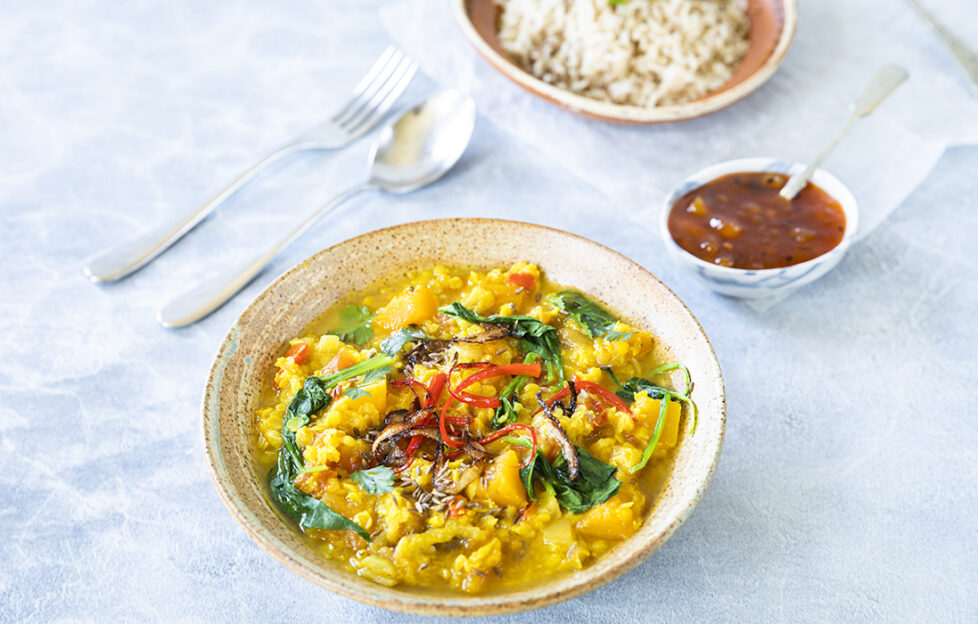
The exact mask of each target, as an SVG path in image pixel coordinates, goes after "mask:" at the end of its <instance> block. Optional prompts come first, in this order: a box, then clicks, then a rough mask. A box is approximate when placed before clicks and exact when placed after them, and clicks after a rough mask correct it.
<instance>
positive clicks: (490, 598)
mask: <svg viewBox="0 0 978 624" xmlns="http://www.w3.org/2000/svg"><path fill="white" fill-rule="evenodd" d="M436 222H442V223H446V224H449V223H453V222H467V223H472V224H503V225H506V226H509V227H529V228H535V229H540V230H545V231H548V232H549V233H551V234H557V235H559V236H569V237H572V238H575V239H578V240H579V241H581V242H583V243H586V244H590V245H595V246H597V247H599V248H601V249H602V250H603V251H605V252H607V253H610V254H613V255H614V256H616V257H617V258H619V259H620V260H623V261H625V262H626V263H629V264H631V265H633V266H634V267H635V268H637V269H638V270H639V271H641V272H642V273H644V274H645V275H646V276H648V277H650V278H651V279H652V280H654V281H655V282H657V283H658V284H659V286H661V287H662V288H663V290H664V292H665V293H666V294H667V295H668V296H669V297H671V299H672V300H673V302H674V303H678V304H679V306H680V307H681V309H682V310H683V311H684V313H685V315H686V316H687V317H688V319H689V320H691V321H692V323H693V326H694V327H695V329H696V333H697V335H698V337H699V338H700V339H702V340H703V341H704V344H705V345H706V347H707V350H708V355H709V357H708V363H709V364H710V365H711V368H712V369H713V371H712V373H713V374H715V377H716V383H717V386H718V389H719V396H718V399H719V401H718V411H719V414H718V416H719V419H718V434H717V440H716V446H715V448H713V451H712V456H711V457H710V458H709V465H708V467H707V470H706V472H705V473H704V474H703V475H702V478H701V479H700V481H699V482H698V483H696V485H695V487H696V491H695V492H694V493H693V495H692V497H691V498H690V499H689V501H688V503H687V504H686V506H685V507H684V508H683V510H682V511H681V513H680V514H679V515H678V516H677V517H676V518H674V519H673V520H672V521H671V522H670V524H669V525H668V527H666V529H665V530H663V531H662V533H661V534H659V535H658V536H657V537H656V538H655V540H654V541H653V542H651V543H650V544H649V545H648V547H647V548H645V549H644V550H642V551H639V552H637V553H634V554H632V555H631V556H630V557H629V558H627V559H625V560H624V561H621V562H619V563H617V564H615V565H614V566H613V567H611V568H610V569H608V570H607V571H606V572H605V573H604V575H603V576H598V577H595V578H584V579H582V580H581V581H580V582H577V583H573V584H571V585H570V586H568V587H566V588H563V589H561V588H555V586H554V584H544V585H537V586H533V587H531V588H529V589H525V590H517V591H512V592H504V593H498V594H489V595H487V596H472V597H468V596H458V597H452V596H440V595H439V596H437V597H435V598H434V600H433V599H432V596H426V595H424V594H416V593H411V592H410V591H403V590H400V591H398V590H394V589H392V588H387V587H383V586H381V585H376V587H372V588H371V589H372V590H373V592H374V593H372V594H369V595H365V594H361V593H357V592H356V591H354V590H352V589H350V588H348V587H347V586H345V585H344V584H343V583H340V582H338V581H337V580H335V579H333V578H330V576H329V575H328V574H326V573H322V572H321V571H320V572H317V571H316V570H314V569H312V568H311V567H307V566H306V565H305V564H304V563H302V562H301V561H299V560H297V559H296V558H294V557H293V556H291V555H290V553H289V552H287V551H286V550H285V549H283V548H281V547H280V546H279V545H278V544H276V543H274V542H273V540H270V539H269V538H268V536H266V535H264V534H263V533H262V532H261V531H259V530H257V529H256V528H255V527H253V526H251V524H250V518H249V517H248V516H254V514H253V513H251V512H250V510H249V509H248V507H247V506H246V505H244V504H243V503H242V504H240V505H239V504H238V503H237V502H236V501H235V500H234V496H233V494H232V492H231V491H229V490H230V484H229V483H228V484H226V483H225V482H224V480H223V479H222V478H221V475H220V474H219V473H220V470H221V469H223V470H224V472H225V473H226V472H227V466H226V464H225V462H224V461H223V454H222V445H221V436H220V409H219V408H220V383H219V381H220V379H221V378H222V377H223V373H224V370H225V368H226V366H227V364H228V359H229V357H230V356H231V355H232V354H233V353H234V351H236V350H237V335H238V333H239V327H240V325H241V324H242V322H243V321H246V320H247V317H248V316H250V315H251V314H252V313H253V311H254V310H255V309H256V306H258V305H259V304H260V303H261V302H262V299H264V298H265V297H267V296H269V295H270V293H272V292H274V290H275V289H276V288H277V287H278V286H279V285H280V284H281V283H282V282H283V281H285V280H287V279H289V278H290V277H291V276H292V275H293V274H295V273H296V272H298V271H302V270H304V269H306V268H307V267H308V265H309V264H311V263H312V261H313V260H314V259H316V258H318V257H320V256H322V255H324V254H328V253H330V252H333V251H334V250H336V249H337V248H340V247H342V246H344V245H347V244H351V243H353V242H354V241H357V240H362V239H364V238H367V237H370V236H373V235H375V234H377V233H379V232H387V231H391V230H397V229H402V228H403V229H407V228H411V227H415V228H416V227H419V226H420V225H421V224H431V223H436ZM201 403H202V405H201V410H202V422H201V424H202V434H203V443H204V452H205V460H206V462H207V468H208V474H209V475H210V478H211V481H212V482H213V484H214V487H215V489H216V490H217V492H218V495H219V497H220V499H221V501H222V502H223V503H224V505H225V506H226V507H227V509H228V511H229V512H230V514H231V516H232V517H234V519H235V520H236V521H237V522H238V524H240V525H241V526H242V527H243V528H244V530H245V532H246V533H247V534H248V536H249V537H251V539H252V540H254V541H255V543H256V544H258V546H259V547H261V548H262V549H263V550H264V551H266V552H267V553H268V554H270V555H271V556H272V557H273V558H274V559H275V560H277V561H278V562H279V563H281V564H282V565H284V566H285V567H286V568H288V569H290V570H292V571H293V572H295V573H297V574H298V575H299V576H301V577H303V578H305V579H307V580H309V581H311V582H313V583H315V584H316V585H318V586H320V587H322V588H324V589H327V590H329V591H331V592H333V593H335V594H338V595H341V596H344V597H346V598H350V599H352V600H355V601H357V602H360V603H362V604H367V605H371V606H375V607H381V608H384V609H388V610H391V611H397V612H401V613H411V614H418V615H437V616H455V617H459V616H462V617H475V616H487V615H504V614H512V613H519V612H524V611H530V610H533V609H538V608H543V607H547V606H551V605H554V604H557V603H559V602H563V601H565V600H569V599H571V598H575V597H578V596H581V595H583V594H586V593H588V592H591V591H593V590H595V589H597V588H599V587H601V586H604V585H606V584H608V583H610V582H611V581H613V580H615V579H617V578H620V577H621V576H622V575H624V574H626V573H628V572H629V571H631V570H632V569H634V568H635V567H637V566H638V565H639V564H641V563H642V562H644V561H646V560H647V559H648V558H649V557H651V556H652V555H653V554H654V553H655V552H656V551H658V550H659V548H661V547H662V546H663V545H664V544H665V543H666V542H667V541H668V540H669V539H670V538H671V537H672V536H673V535H674V534H675V532H676V531H677V530H678V529H679V527H681V526H682V525H683V524H684V523H685V522H686V520H688V519H689V517H690V516H691V515H692V513H693V511H694V510H695V509H696V507H697V506H698V505H699V503H700V502H701V501H702V499H703V496H704V495H705V493H706V490H707V489H708V488H709V486H710V484H711V482H712V480H713V477H714V475H715V473H716V468H717V464H718V462H719V460H720V455H721V453H722V450H723V443H724V438H725V433H726V415H727V400H726V386H725V384H724V380H723V373H722V369H721V368H720V363H719V360H718V358H717V356H716V351H715V349H714V348H713V345H712V343H711V342H710V339H709V337H708V336H707V335H706V332H705V331H704V329H703V327H702V325H701V324H700V322H699V320H698V319H697V318H696V317H695V315H693V313H692V311H691V310H690V309H689V307H688V306H687V305H686V304H685V302H683V301H682V299H680V298H679V296H678V295H676V294H675V292H673V291H672V289H670V288H669V287H668V286H666V284H665V283H663V282H662V280H660V279H659V278H658V277H656V276H655V275H654V274H653V273H651V272H650V271H648V270H647V269H645V267H643V266H642V265H640V264H638V263H637V262H635V261H634V260H632V259H630V258H628V257H627V256H625V255H624V254H622V253H620V252H618V251H616V250H614V249H612V248H610V247H608V246H606V245H603V244H601V243H598V242H596V241H594V240H591V239H589V238H587V237H585V236H581V235H579V234H575V233H573V232H568V231H566V230H561V229H558V228H554V227H550V226H546V225H541V224H536V223H528V222H523V221H516V220H511V219H493V218H477V217H452V218H436V219H421V220H417V221H409V222H405V223H400V224H396V225H391V226H387V227H383V228H378V229H376V230H370V231H368V232H365V233H362V234H359V235H357V236H353V237H350V238H347V239H345V240H343V241H340V242H337V243H335V244H333V245H330V246H328V247H326V248H324V249H322V250H321V251H318V252H316V253H315V254H313V255H312V256H310V257H308V258H305V259H303V260H300V261H299V262H297V263H296V264H295V265H293V266H292V267H290V268H289V269H288V270H286V271H285V272H283V273H282V275H280V276H278V277H277V278H276V279H274V280H273V281H272V282H271V283H269V284H268V286H266V287H265V288H264V289H263V290H262V291H261V292H260V293H259V294H258V295H257V296H256V297H255V298H254V299H253V300H252V301H251V302H250V303H249V304H248V306H247V307H246V308H245V309H244V310H243V311H242V312H241V314H240V315H239V316H238V318H237V319H235V321H234V323H233V324H232V325H231V327H230V328H229V330H228V332H227V333H226V335H225V337H224V339H223V340H222V341H221V344H220V346H219V348H218V351H217V355H216V356H215V358H214V361H213V362H212V364H211V366H210V368H209V371H208V376H207V382H206V385H205V388H204V392H203V396H202V401H201ZM228 481H230V479H228ZM273 511H275V510H274V508H273ZM276 513H277V512H276ZM254 521H255V523H256V524H260V523H259V522H258V521H257V518H256V517H255V519H254ZM629 539H631V538H629ZM627 541H628V540H625V541H624V542H622V544H624V543H627ZM608 555H609V556H610V555H611V553H608ZM322 561H323V565H322V566H319V567H320V570H328V569H329V568H331V567H335V566H334V565H333V564H332V563H330V562H329V561H328V560H326V559H323V560H322ZM586 570H587V568H585V570H583V571H582V572H584V571H586ZM336 571H337V572H340V570H339V569H337V570H336ZM565 578H570V577H565ZM561 580H563V579H561ZM559 582H560V580H558V581H557V583H559Z"/></svg>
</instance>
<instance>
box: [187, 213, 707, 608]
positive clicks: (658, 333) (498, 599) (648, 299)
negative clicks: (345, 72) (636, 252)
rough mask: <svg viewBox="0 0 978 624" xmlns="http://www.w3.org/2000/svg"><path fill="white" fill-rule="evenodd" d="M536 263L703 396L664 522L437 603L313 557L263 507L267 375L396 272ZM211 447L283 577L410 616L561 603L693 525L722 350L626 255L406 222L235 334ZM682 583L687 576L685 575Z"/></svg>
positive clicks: (548, 233)
mask: <svg viewBox="0 0 978 624" xmlns="http://www.w3.org/2000/svg"><path fill="white" fill-rule="evenodd" d="M516 260H526V261H529V262H535V263H537V264H538V265H539V266H540V268H541V269H542V270H543V271H544V272H546V274H547V276H548V277H549V278H550V279H552V280H554V281H556V282H557V283H559V284H562V285H566V286H573V287H576V288H579V289H581V290H582V291H584V292H586V293H590V294H591V295H594V296H595V297H597V298H598V299H600V300H602V301H603V302H604V303H606V304H607V305H608V306H609V307H611V308H612V309H613V310H615V311H617V312H618V313H619V314H620V315H621V316H623V317H624V318H626V319H628V320H629V321H630V322H632V323H635V324H637V325H639V326H641V327H643V328H647V329H649V330H650V331H651V332H652V333H653V335H654V336H655V339H656V343H657V345H658V348H659V349H660V356H662V357H669V358H675V359H678V360H681V361H682V362H684V363H685V364H686V365H687V366H688V367H689V369H690V372H691V373H692V377H693V381H694V384H695V387H694V390H693V395H692V396H693V399H694V400H695V401H696V403H697V405H698V406H699V410H700V414H699V424H698V426H697V428H696V432H695V433H694V434H693V435H691V436H686V437H684V438H683V440H682V442H681V444H680V446H679V450H678V452H677V456H676V462H675V467H674V470H673V474H672V476H671V477H670V480H669V482H668V484H667V486H666V488H665V490H664V491H663V493H662V496H661V498H660V499H659V501H658V503H657V505H656V506H655V509H654V510H652V512H651V513H650V515H648V516H647V517H646V520H645V523H644V524H643V525H642V528H641V529H639V531H638V533H636V534H635V535H634V536H633V537H631V538H630V539H629V540H627V541H626V542H624V543H623V544H621V545H620V546H618V547H617V548H616V549H614V550H612V551H611V552H609V553H608V554H606V555H604V556H603V557H601V558H600V559H598V561H597V562H596V563H594V564H593V565H592V566H591V567H589V568H586V569H585V570H582V571H581V572H578V573H576V574H573V575H571V576H567V577H563V578H559V579H557V580H555V581H553V582H551V583H548V584H545V585H541V586H537V587H534V588H531V589H526V590H523V591H516V592H511V593H501V594H492V595H485V596H471V597H469V596H460V595H433V594H431V593H425V594H423V593H419V592H413V591H411V590H410V589H400V588H387V587H382V586H380V585H377V584H375V583H372V582H370V581H367V580H365V579H361V578H359V577H358V576H356V575H355V574H353V573H349V572H346V571H344V570H341V569H339V568H337V567H334V566H333V565H331V564H330V563H329V562H328V561H327V560H326V559H323V558H322V557H320V556H319V555H317V554H316V553H315V552H314V551H312V550H311V549H310V548H309V547H307V546H306V545H305V544H304V543H303V542H302V540H301V539H300V538H299V535H298V533H297V530H296V529H295V528H294V527H293V525H292V524H291V523H289V522H287V521H286V520H284V519H283V518H282V517H281V516H280V515H279V514H278V512H277V511H276V510H274V509H273V508H272V507H271V506H270V505H269V503H268V502H267V500H266V498H265V478H264V475H258V474H257V473H256V470H255V466H254V462H253V450H252V448H253V446H252V445H253V441H254V416H253V414H254V409H255V406H256V401H257V398H258V392H259V387H260V383H261V380H262V378H263V376H264V375H265V374H266V373H267V372H268V371H269V369H270V368H271V367H272V366H273V363H274V361H275V358H276V357H278V356H279V355H281V354H282V353H283V352H284V350H285V345H286V343H287V341H288V340H289V339H290V338H292V337H294V336H295V335H296V334H298V333H299V332H301V331H302V329H303V328H304V327H305V326H306V325H307V324H308V323H310V322H311V321H312V320H313V319H314V318H315V317H316V316H317V315H319V314H320V313H321V312H322V311H323V310H325V309H326V308H327V307H328V306H330V305H331V304H333V303H334V302H336V301H337V300H338V299H340V298H341V297H343V296H344V295H346V294H348V293H349V292H351V291H354V290H360V289H363V288H365V287H366V286H368V285H369V284H370V283H371V282H374V281H376V280H377V279H379V278H381V277H385V276H389V275H390V274H391V273H393V272H395V271H402V270H406V269H410V268H420V267H422V266H425V265H431V264H433V263H436V262H441V263H450V264H460V265H469V266H480V267H486V268H489V267H493V266H500V265H508V264H510V263H512V262H514V261H516ZM203 412H204V423H203V424H204V443H205V446H206V452H207V457H208V460H209V464H210V470H211V475H212V477H213V478H214V482H215V484H216V486H217V490H218V492H219V493H220V495H221V498H222V499H223V500H224V502H225V504H226V505H227V506H228V509H230V511H231V513H232V514H234V516H235V517H236V518H237V519H238V521H239V522H241V524H242V525H243V526H244V528H245V530H246V531H247V532H248V534H249V535H251V537H252V538H253V539H254V540H255V541H256V542H258V544H259V545H260V546H261V547H262V548H264V549H265V550H267V551H268V552H269V553H271V554H272V556H274V557H275V558H276V559H278V560H279V561H281V562H282V563H283V564H285V565H286V566H288V567H289V568H291V569H292V570H294V571H296V572H298V573H299V574H301V575H302V576H304V577H306V578H307V579H309V580H311V581H313V582H314V583H318V584H319V585H322V586H323V587H325V588H326V589H329V590H330V591H333V592H336V593H338V594H342V595H343V596H347V597H350V598H353V599H355V600H359V601H361V602H365V603H369V604H372V605H376V606H380V607H384V608H386V609H393V610H396V611H404V612H410V613H423V614H430V615H487V614H494V613H511V612H515V611H524V610H527V609H532V608H536V607H542V606H545V605H549V604H553V603H555V602H559V601H562V600H566V599H568V598H572V597H574V596H577V595H580V594H582V593H584V592H587V591H589V590H592V589H594V588H596V587H598V586H600V585H602V584H603V583H607V582H608V581H610V580H612V579H614V578H615V577H617V576H619V575H621V574H623V573H624V572H626V571H628V570H630V569H632V568H633V567H635V566H636V565H638V564H639V563H640V562H641V561H642V560H644V559H645V558H646V557H648V556H649V555H651V554H652V553H653V552H655V551H656V550H657V549H658V548H659V547H661V546H662V544H664V543H665V541H666V540H667V539H669V537H670V536H671V535H672V534H673V533H674V532H675V531H676V529H678V528H679V525H681V524H682V523H683V521H685V520H686V518H687V517H689V515H690V513H692V511H693V508H694V507H695V506H696V504H697V502H699V500H700V498H701V497H702V496H703V492H704V490H705V489H706V487H707V485H708V484H709V482H710V478H711V477H712V475H713V470H714V468H715V466H716V462H717V459H718V458H719V455H720V447H721V445H722V442H723V427H724V393H723V380H722V378H721V376H720V368H719V365H718V364H717V361H716V357H715V356H714V354H713V349H712V348H711V347H710V343H709V341H708V340H707V338H706V336H705V335H704V334H703V330H702V328H701V327H700V326H699V324H698V323H697V322H696V319H694V318H693V315H692V314H690V312H689V310H688V309H687V308H686V306H684V305H683V303H682V302H681V301H680V300H679V299H678V298H677V297H676V295H674V294H673V293H672V292H671V291H670V290H669V289H668V288H666V287H665V286H664V285H663V284H662V282H660V281H659V280H658V279H656V278H655V277H653V276H652V275H651V274H649V273H648V272H646V271H645V270H644V269H642V267H640V266H638V265H637V264H635V263H634V262H632V261H630V260H628V259H627V258H625V257H624V256H621V255H619V254H618V253H616V252H614V251H612V250H610V249H608V248H606V247H602V246H601V245H598V244H597V243H593V242H591V241H589V240H587V239H584V238H581V237H579V236H575V235H573V234H568V233H566V232H561V231H559V230H553V229H550V228H546V227H541V226H537V225H530V224H526V223H517V222H513V221H498V220H492V219H443V220H437V221H421V222H417V223H408V224H406V225H399V226H396V227H391V228H387V229H383V230H378V231H376V232H370V233H369V234H364V235H363V236H358V237H357V238H354V239H351V240H348V241H346V242H343V243H340V244H339V245H336V246H335V247H331V248H329V249H327V250H325V251H322V252H320V253H318V254H316V255H315V256H313V257H312V258H309V259H308V260H306V261H304V262H301V263H299V264H298V265H297V266H295V267H294V268H292V269H291V270H290V271H288V272H287V273H285V275H283V276H282V277H280V278H278V279H277V280H275V282H273V283H272V284H271V285H270V286H269V287H268V288H267V289H266V290H265V291H264V292H263V293H262V294H261V295H259V296H258V298H257V299H255V301H254V302H253V303H252V304H251V305H250V306H249V307H248V309H247V310H245V312H244V313H243V314H242V315H241V318H239V319H238V321H237V322H236V323H235V324H234V325H233V326H232V327H231V330H230V331H229V332H228V335H227V337H226V338H225V339H224V343H223V344H222V345H221V349H220V351H219V353H218V355H217V359H216V360H215V361H214V364H213V366H212V367H211V371H210V378H209V379H208V381H207V389H206V391H205V393H204V402H203ZM677 573H681V571H677Z"/></svg>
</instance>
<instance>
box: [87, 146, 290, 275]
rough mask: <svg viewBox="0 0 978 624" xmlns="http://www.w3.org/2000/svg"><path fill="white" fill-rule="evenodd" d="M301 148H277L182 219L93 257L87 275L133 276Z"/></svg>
mask: <svg viewBox="0 0 978 624" xmlns="http://www.w3.org/2000/svg"><path fill="white" fill-rule="evenodd" d="M301 149H304V146H303V144H302V143H291V144H289V145H286V146H284V147H281V148H279V149H277V150H275V151H274V152H272V153H271V154H269V155H268V156H266V157H265V158H264V159H262V160H261V161H260V162H258V163H257V164H255V165H254V166H252V167H251V168H250V169H248V170H247V171H245V172H244V173H242V174H241V175H240V176H238V178H237V179H236V180H235V181H234V182H232V183H231V184H229V185H228V186H227V187H226V188H225V189H224V190H222V191H221V192H219V193H218V194H216V195H214V196H213V197H212V198H210V199H209V200H207V202H206V203H205V204H203V205H202V206H200V207H199V208H197V209H196V210H194V211H193V212H191V213H190V214H188V215H186V216H184V217H183V218H182V219H179V220H176V221H171V222H168V223H164V224H163V225H161V226H158V227H156V228H154V229H152V230H150V231H148V232H144V233H142V234H139V235H138V236H136V237H135V238H133V239H132V240H129V241H126V242H125V243H122V244H121V245H119V246H117V247H115V248H113V249H110V250H109V251H107V252H104V253H102V254H101V255H98V256H95V257H94V258H92V259H90V260H89V261H88V264H87V265H86V266H85V275H87V276H88V279H90V280H92V281H93V282H112V281H115V280H117V279H121V278H123V277H125V276H126V275H129V274H130V273H132V272H133V271H135V270H137V269H139V268H140V267H142V266H143V265H145V264H146V263H148V262H149V261H150V260H152V259H153V258H155V257H156V256H158V255H160V254H161V253H163V252H164V251H165V250H166V249H167V248H169V247H170V245H172V244H173V243H175V242H177V241H178V240H180V238H181V237H182V236H183V235H184V234H186V233H187V232H189V231H190V230H192V229H193V228H194V226H195V225H197V224H198V223H200V222H201V221H202V220H203V219H204V218H205V217H206V216H207V215H209V214H210V213H212V212H214V210H215V209H216V208H217V207H218V206H220V205H221V204H222V203H224V201H225V200H226V199H227V198H228V197H230V196H231V195H233V194H234V193H235V191H237V190H238V189H240V188H241V187H242V186H244V185H245V184H246V183H247V182H248V181H249V180H251V179H252V178H254V177H255V176H256V175H258V174H259V173H260V172H261V171H262V170H263V169H265V168H266V167H268V166H269V165H271V164H272V163H275V162H278V161H279V160H281V159H283V158H285V157H286V156H288V155H290V154H293V153H295V152H297V151H299V150H301Z"/></svg>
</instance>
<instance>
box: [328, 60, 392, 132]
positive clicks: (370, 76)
mask: <svg viewBox="0 0 978 624" xmlns="http://www.w3.org/2000/svg"><path fill="white" fill-rule="evenodd" d="M397 51H398V50H397V48H396V47H394V46H393V45H389V46H387V47H386V48H385V49H384V51H383V52H382V53H381V55H380V56H379V57H377V60H376V61H374V64H373V65H372V66H371V67H370V69H369V70H367V73H366V74H364V76H363V78H361V79H360V82H358V83H357V86H355V87H353V91H352V92H351V94H350V99H349V100H348V101H347V103H346V105H345V106H344V107H343V108H342V109H341V110H340V111H339V112H338V113H336V114H335V115H333V117H332V118H333V119H336V118H338V117H340V116H341V115H343V114H345V113H347V112H349V109H350V108H351V107H352V106H353V105H354V103H356V101H357V99H358V98H359V97H360V96H361V95H363V93H364V91H366V90H367V87H369V86H370V85H371V83H373V82H374V80H376V79H377V78H378V77H379V76H380V75H381V72H383V70H384V69H385V67H386V66H387V64H388V63H389V62H390V60H391V57H393V56H394V54H395V53H396V52H397ZM385 77H386V74H385Z"/></svg>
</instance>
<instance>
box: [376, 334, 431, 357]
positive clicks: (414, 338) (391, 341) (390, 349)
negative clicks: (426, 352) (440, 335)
mask: <svg viewBox="0 0 978 624" xmlns="http://www.w3.org/2000/svg"><path fill="white" fill-rule="evenodd" d="M426 340H429V338H428V337H427V336H425V334H424V332H423V331H421V330H420V329H414V328H411V327H405V328H404V329H401V330H398V331H396V332H394V333H393V334H391V335H390V336H388V337H387V338H384V340H383V342H381V343H380V350H381V351H383V352H384V353H386V354H387V355H389V356H390V357H397V354H398V353H400V352H401V349H403V348H404V345H406V344H407V343H409V342H424V341H426Z"/></svg>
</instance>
